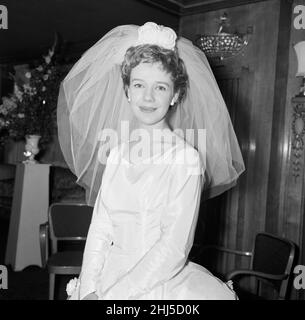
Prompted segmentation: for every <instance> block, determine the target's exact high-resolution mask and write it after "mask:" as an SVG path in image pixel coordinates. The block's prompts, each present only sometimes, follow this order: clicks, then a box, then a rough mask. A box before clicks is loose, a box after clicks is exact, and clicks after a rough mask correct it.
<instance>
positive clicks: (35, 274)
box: [0, 216, 71, 300]
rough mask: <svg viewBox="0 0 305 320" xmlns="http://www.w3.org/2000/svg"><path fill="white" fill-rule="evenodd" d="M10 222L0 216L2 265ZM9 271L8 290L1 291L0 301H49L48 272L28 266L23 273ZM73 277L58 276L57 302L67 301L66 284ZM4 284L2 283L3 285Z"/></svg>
mask: <svg viewBox="0 0 305 320" xmlns="http://www.w3.org/2000/svg"><path fill="white" fill-rule="evenodd" d="M8 229H9V220H8V219H6V218H4V217H1V216H0V265H4V264H5V263H4V260H5V250H6V242H7V235H8ZM7 269H8V289H0V300H48V286H49V284H48V281H49V278H48V272H47V270H46V269H42V268H39V267H37V266H28V267H27V268H25V269H24V270H22V271H18V272H14V271H13V270H12V268H11V267H10V266H7ZM70 279H71V276H57V278H56V292H55V299H56V300H65V299H66V292H65V286H66V283H67V282H68V281H69V280H70ZM1 283H2V282H0V284H1Z"/></svg>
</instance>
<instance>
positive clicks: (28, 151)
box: [24, 134, 41, 164]
mask: <svg viewBox="0 0 305 320" xmlns="http://www.w3.org/2000/svg"><path fill="white" fill-rule="evenodd" d="M40 138H41V136H40V135H36V134H28V135H26V136H25V141H26V144H25V152H24V155H25V156H26V157H27V160H25V161H24V163H33V164H35V163H37V160H35V156H36V155H37V154H38V153H39V140H40Z"/></svg>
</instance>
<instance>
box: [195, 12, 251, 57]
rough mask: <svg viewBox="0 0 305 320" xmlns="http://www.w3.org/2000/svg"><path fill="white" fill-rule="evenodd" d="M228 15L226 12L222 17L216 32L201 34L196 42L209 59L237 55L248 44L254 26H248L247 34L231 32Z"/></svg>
mask: <svg viewBox="0 0 305 320" xmlns="http://www.w3.org/2000/svg"><path fill="white" fill-rule="evenodd" d="M227 31H228V17H227V14H226V13H224V14H223V15H222V16H221V17H220V23H219V29H218V32H217V33H216V34H209V35H207V34H204V35H200V36H199V37H198V38H197V39H196V40H195V44H196V45H197V46H198V47H199V48H200V49H201V50H202V51H203V52H204V53H205V55H206V56H207V57H208V58H209V59H220V60H223V59H226V58H230V57H233V56H236V55H237V54H239V53H240V52H242V50H243V49H244V48H245V47H246V46H247V45H248V43H249V37H250V34H252V27H248V30H247V33H246V34H239V33H229V32H227Z"/></svg>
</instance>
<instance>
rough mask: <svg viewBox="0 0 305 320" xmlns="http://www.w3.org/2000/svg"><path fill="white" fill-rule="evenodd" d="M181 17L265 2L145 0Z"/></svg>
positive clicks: (256, 0)
mask: <svg viewBox="0 0 305 320" xmlns="http://www.w3.org/2000/svg"><path fill="white" fill-rule="evenodd" d="M144 1H146V2H148V3H151V4H152V5H155V6H158V7H159V8H162V9H164V10H167V11H168V12H171V13H174V14H177V15H179V16H184V15H190V14H195V13H199V12H207V11H214V10H219V9H222V8H229V7H234V6H239V5H244V4H247V3H254V2H260V1H265V0H144Z"/></svg>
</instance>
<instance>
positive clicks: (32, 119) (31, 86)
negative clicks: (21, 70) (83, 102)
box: [0, 45, 61, 144]
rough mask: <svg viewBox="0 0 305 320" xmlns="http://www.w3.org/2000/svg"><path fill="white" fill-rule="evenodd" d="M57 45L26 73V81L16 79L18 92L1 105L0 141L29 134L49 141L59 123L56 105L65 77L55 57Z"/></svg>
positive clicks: (15, 84) (45, 141)
mask: <svg viewBox="0 0 305 320" xmlns="http://www.w3.org/2000/svg"><path fill="white" fill-rule="evenodd" d="M54 48H55V45H54V46H53V47H52V49H50V50H49V51H48V54H47V55H46V56H44V57H43V60H42V61H41V62H40V63H39V64H38V65H37V66H36V67H34V68H32V69H31V70H29V71H27V72H25V74H24V79H25V81H20V80H19V81H18V79H17V77H16V75H12V77H13V79H14V91H13V93H12V94H11V95H10V96H9V97H3V98H2V104H1V105H0V136H1V138H0V142H2V143H3V142H5V141H6V139H7V138H12V139H14V140H20V139H23V138H24V137H25V135H40V136H41V142H42V144H44V143H47V142H48V141H49V140H50V139H51V137H52V135H53V131H54V128H55V125H56V120H55V118H56V104H57V96H58V90H59V85H60V80H61V74H60V72H59V68H58V67H57V64H56V63H55V61H54V60H55V59H54Z"/></svg>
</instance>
